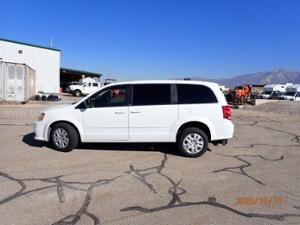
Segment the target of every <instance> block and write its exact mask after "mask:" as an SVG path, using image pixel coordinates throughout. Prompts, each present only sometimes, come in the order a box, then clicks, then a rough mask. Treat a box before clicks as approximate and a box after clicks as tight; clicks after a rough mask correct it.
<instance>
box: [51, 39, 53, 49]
mask: <svg viewBox="0 0 300 225" xmlns="http://www.w3.org/2000/svg"><path fill="white" fill-rule="evenodd" d="M52 47H53V38H50V48H52Z"/></svg>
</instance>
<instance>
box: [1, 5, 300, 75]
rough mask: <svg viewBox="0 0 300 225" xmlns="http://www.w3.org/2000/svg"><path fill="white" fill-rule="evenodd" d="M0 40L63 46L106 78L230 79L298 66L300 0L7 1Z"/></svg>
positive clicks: (73, 59) (71, 62) (65, 53)
mask: <svg viewBox="0 0 300 225" xmlns="http://www.w3.org/2000/svg"><path fill="white" fill-rule="evenodd" d="M0 19H1V29H0V37H1V38H7V39H13V40H18V41H24V42H29V43H34V44H40V45H46V46H47V45H49V43H50V38H53V39H54V46H53V47H55V48H59V49H61V51H62V52H61V53H62V54H61V64H62V66H65V67H70V68H76V69H84V70H90V71H98V72H101V73H104V74H105V76H106V77H115V78H118V79H120V80H128V79H166V78H172V77H190V76H200V77H210V78H211V77H214V78H216V77H229V76H234V75H239V74H244V73H251V72H256V71H266V70H271V69H275V68H286V69H300V1H297V0H295V1H291V0H282V1H277V0H269V1H267V0H260V1H256V0H249V1H246V0H245V1H244V0H226V1H225V0H224V1H222V0H219V1H214V0H211V1H209V0H207V1H201V0H198V1H196V0H195V1H191V0H182V1H176V0H173V1H168V0H161V1H156V0H148V1H147V0H136V1H132V0H119V1H116V0H106V1H101V0H99V1H83V0H82V1H68V0H64V1H62V0H61V1H56V0H51V1H31V0H26V1H2V2H1V14H0Z"/></svg>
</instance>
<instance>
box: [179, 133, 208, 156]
mask: <svg viewBox="0 0 300 225" xmlns="http://www.w3.org/2000/svg"><path fill="white" fill-rule="evenodd" d="M177 144H178V148H179V150H180V151H181V153H182V154H183V155H185V156H188V157H199V156H201V155H203V154H204V153H205V152H206V150H207V148H208V137H207V135H206V134H205V132H204V131H203V130H201V129H199V128H196V127H189V128H186V129H185V130H184V131H183V132H182V133H181V134H180V136H179V138H178V141H177Z"/></svg>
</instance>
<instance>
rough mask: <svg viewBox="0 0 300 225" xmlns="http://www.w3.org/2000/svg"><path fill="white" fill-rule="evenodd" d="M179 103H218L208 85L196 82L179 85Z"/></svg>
mask: <svg viewBox="0 0 300 225" xmlns="http://www.w3.org/2000/svg"><path fill="white" fill-rule="evenodd" d="M177 95H178V96H177V98H178V104H196V103H216V102H218V101H217V98H216V96H215V94H214V92H213V91H212V90H211V89H210V88H209V87H206V86H203V85H194V84H178V85H177Z"/></svg>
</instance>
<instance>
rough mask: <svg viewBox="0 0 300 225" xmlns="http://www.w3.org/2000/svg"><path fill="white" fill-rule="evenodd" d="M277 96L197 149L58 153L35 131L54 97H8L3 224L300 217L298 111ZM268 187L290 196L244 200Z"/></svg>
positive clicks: (1, 131) (1, 117) (290, 220)
mask: <svg viewBox="0 0 300 225" xmlns="http://www.w3.org/2000/svg"><path fill="white" fill-rule="evenodd" d="M270 104H271V103H270ZM270 104H267V105H266V106H265V107H266V108H267V109H268V111H267V110H266V111H264V110H263V106H262V105H260V106H259V107H257V108H258V110H255V109H256V108H255V107H252V108H251V110H248V109H246V110H234V111H233V122H234V123H235V129H236V130H235V136H234V138H233V139H232V140H230V141H229V144H228V145H227V146H218V147H216V146H213V145H210V146H209V148H210V151H208V152H207V153H205V154H204V155H203V156H202V157H200V158H196V159H190V158H184V157H181V156H178V155H177V154H176V147H175V146H173V145H153V146H152V145H141V144H139V145H134V144H126V145H124V144H118V145H116V144H84V145H81V146H80V147H79V148H78V149H76V150H74V151H72V152H70V153H60V152H57V151H55V150H52V149H50V148H49V147H48V146H47V145H44V144H43V143H39V142H36V141H34V140H33V134H32V132H33V122H34V120H35V117H36V116H37V115H38V112H39V111H40V110H41V109H42V108H43V107H46V106H44V105H34V106H31V105H25V106H14V107H10V106H0V143H1V147H0V154H1V157H0V215H1V224H3V225H11V224H14V225H19V224H20V225H27V224H28V225H35V224H36V225H38V224H41V225H46V224H49V225H65V224H70V225H71V224H76V225H78V224H84V225H89V224H145V225H150V224H153V225H154V224H155V225H157V224H178V225H182V224H191V225H194V224H202V225H203V224H204V225H213V224H214V225H219V224H222V225H223V224H224V225H227V224H228V225H243V224H250V225H252V224H253V225H256V224H259V225H261V224H262V225H264V224H266V225H271V224H272V225H278V224H300V175H299V168H300V163H299V162H300V117H299V115H298V114H296V115H295V113H291V114H289V113H288V112H285V113H284V114H282V113H278V112H277V113H274V112H270V109H271V108H272V106H271V105H270ZM284 104H285V105H286V104H288V107H287V108H288V109H292V110H293V111H292V112H294V111H299V110H300V104H295V103H284ZM7 109H9V110H7ZM280 112H282V108H281V111H280ZM264 197H265V198H272V197H281V198H282V200H283V201H282V202H281V204H257V203H258V201H256V204H237V203H236V199H237V198H264Z"/></svg>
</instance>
